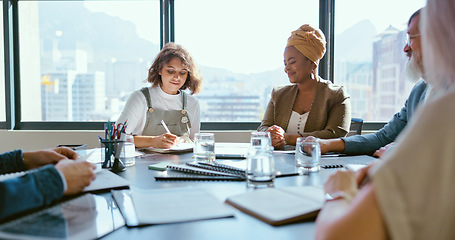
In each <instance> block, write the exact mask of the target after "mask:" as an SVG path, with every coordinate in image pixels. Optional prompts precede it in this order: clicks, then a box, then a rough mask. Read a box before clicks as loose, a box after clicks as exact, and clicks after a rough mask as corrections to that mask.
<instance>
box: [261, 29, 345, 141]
mask: <svg viewBox="0 0 455 240" xmlns="http://www.w3.org/2000/svg"><path fill="white" fill-rule="evenodd" d="M325 44H326V41H325V37H324V34H323V33H322V31H321V30H319V29H315V28H313V27H311V26H310V25H308V24H305V25H303V26H301V27H300V28H299V29H297V30H296V31H293V32H292V35H291V36H290V37H289V39H288V43H287V46H286V48H285V50H284V66H285V68H284V71H285V72H286V73H287V75H288V77H289V81H290V82H291V83H292V85H287V86H284V87H277V88H275V89H274V90H273V91H272V97H271V99H270V102H269V104H268V106H267V110H266V112H265V115H264V119H263V120H262V123H261V126H259V128H258V131H267V132H270V134H271V138H272V145H273V146H274V147H275V148H281V147H283V146H284V145H286V144H290V145H295V142H296V139H297V138H298V137H301V136H302V137H306V136H315V137H318V138H338V137H343V136H345V135H346V134H347V133H348V132H349V125H350V121H351V103H350V98H349V95H348V94H347V93H346V91H345V90H344V87H342V86H336V85H334V84H332V83H331V82H330V81H327V80H324V79H322V78H321V77H319V76H318V65H319V60H321V59H322V57H323V56H324V54H325Z"/></svg>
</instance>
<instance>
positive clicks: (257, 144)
mask: <svg viewBox="0 0 455 240" xmlns="http://www.w3.org/2000/svg"><path fill="white" fill-rule="evenodd" d="M250 143H251V147H253V148H271V147H272V140H271V138H270V133H269V132H252V133H251V139H250Z"/></svg>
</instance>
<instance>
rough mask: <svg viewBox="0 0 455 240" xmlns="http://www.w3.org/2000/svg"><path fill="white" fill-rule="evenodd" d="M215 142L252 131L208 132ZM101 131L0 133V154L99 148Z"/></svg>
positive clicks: (237, 139)
mask: <svg viewBox="0 0 455 240" xmlns="http://www.w3.org/2000/svg"><path fill="white" fill-rule="evenodd" d="M210 132H214V133H215V140H216V142H249V141H250V134H251V132H252V131H210ZM102 135H103V132H102V131H7V130H2V131H0V153H2V152H6V151H11V150H14V149H19V148H21V149H24V150H25V151H32V150H37V149H43V148H53V147H56V146H57V145H59V144H87V147H88V148H96V147H100V144H99V141H98V136H102Z"/></svg>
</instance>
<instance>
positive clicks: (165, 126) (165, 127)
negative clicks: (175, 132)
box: [161, 120, 171, 134]
mask: <svg viewBox="0 0 455 240" xmlns="http://www.w3.org/2000/svg"><path fill="white" fill-rule="evenodd" d="M161 124H163V127H164V129H165V130H166V132H167V133H169V134H171V131H169V128H167V125H166V123H165V122H164V120H161Z"/></svg>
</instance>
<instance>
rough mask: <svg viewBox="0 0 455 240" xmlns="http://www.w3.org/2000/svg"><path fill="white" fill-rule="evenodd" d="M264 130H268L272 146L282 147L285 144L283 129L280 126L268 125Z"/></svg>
mask: <svg viewBox="0 0 455 240" xmlns="http://www.w3.org/2000/svg"><path fill="white" fill-rule="evenodd" d="M266 132H270V139H271V140H272V146H273V147H275V148H282V147H284V145H286V141H285V136H284V135H285V133H284V129H283V128H281V127H280V126H277V125H273V126H271V127H269V128H268V129H267V130H266Z"/></svg>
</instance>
